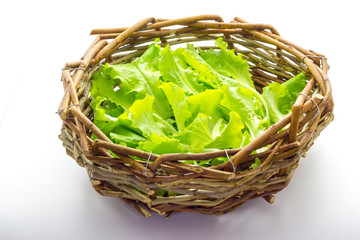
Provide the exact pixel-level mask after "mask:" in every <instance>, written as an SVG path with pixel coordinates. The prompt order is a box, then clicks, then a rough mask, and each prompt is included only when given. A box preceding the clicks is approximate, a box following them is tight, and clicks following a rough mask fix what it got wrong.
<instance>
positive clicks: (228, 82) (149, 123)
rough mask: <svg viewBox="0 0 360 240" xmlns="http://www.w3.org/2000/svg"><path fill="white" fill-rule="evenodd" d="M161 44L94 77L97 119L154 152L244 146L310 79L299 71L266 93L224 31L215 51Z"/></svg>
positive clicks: (108, 130) (115, 135)
mask: <svg viewBox="0 0 360 240" xmlns="http://www.w3.org/2000/svg"><path fill="white" fill-rule="evenodd" d="M158 43H159V41H158V40H156V41H155V42H154V43H152V44H151V45H150V46H149V48H148V49H147V50H146V51H145V52H144V54H143V55H142V56H140V57H139V58H138V59H136V60H135V61H133V62H130V63H125V64H119V65H110V64H105V65H103V66H101V69H100V71H98V72H97V73H96V74H95V75H94V76H93V78H92V88H91V92H90V94H91V97H92V102H91V107H92V109H93V111H94V119H93V121H94V123H95V124H96V125H97V126H98V127H99V128H100V129H101V130H102V131H103V132H104V133H105V134H106V135H107V136H108V137H109V138H110V139H111V140H112V141H114V142H115V143H117V144H121V145H124V146H129V147H133V148H138V149H141V150H144V151H148V152H153V153H156V154H164V153H182V152H209V151H215V150H223V149H230V148H240V147H243V146H245V145H247V144H248V143H249V142H251V140H252V139H254V138H256V137H257V136H259V135H260V134H261V133H262V132H263V131H265V130H266V128H267V127H269V126H270V125H271V124H273V123H275V122H277V121H279V120H280V119H281V118H283V117H284V116H285V115H286V114H288V113H289V112H290V111H291V106H292V104H293V102H294V101H295V99H296V97H297V95H298V94H299V93H300V91H301V90H302V89H303V88H304V86H305V84H306V76H305V74H304V73H301V74H299V75H297V76H295V77H293V78H291V79H289V80H288V81H286V82H285V83H283V84H279V83H271V84H270V85H269V86H267V87H265V88H264V89H263V93H262V94H260V93H259V92H258V91H256V89H255V87H254V83H253V82H252V80H251V75H250V72H249V65H248V64H247V61H246V60H244V59H243V58H242V55H241V54H239V55H235V53H234V50H228V49H227V43H226V42H224V41H223V40H222V38H219V39H217V40H216V46H217V47H218V48H219V49H209V50H202V49H200V48H198V49H195V47H194V46H193V45H191V44H188V45H187V47H186V48H178V49H176V50H174V51H172V50H171V49H170V47H169V46H166V47H164V48H163V49H161V48H160V45H158ZM93 137H95V136H93ZM226 161H228V159H227V158H216V159H213V160H208V161H186V162H188V163H191V164H198V165H200V166H215V165H219V164H221V163H224V162H226ZM260 164H261V162H260V160H259V159H256V160H255V163H254V164H252V166H251V168H253V169H254V168H256V167H258V166H259V165H260ZM161 194H163V195H164V194H168V193H161Z"/></svg>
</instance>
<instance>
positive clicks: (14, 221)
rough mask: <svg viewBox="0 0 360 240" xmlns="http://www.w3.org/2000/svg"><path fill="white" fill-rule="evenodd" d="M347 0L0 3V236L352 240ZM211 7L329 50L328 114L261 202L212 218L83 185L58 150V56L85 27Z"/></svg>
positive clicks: (353, 106) (352, 93)
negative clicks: (134, 205)
mask: <svg viewBox="0 0 360 240" xmlns="http://www.w3.org/2000/svg"><path fill="white" fill-rule="evenodd" d="M355 2H356V1H346V0H343V1H315V0H311V1H307V0H303V1H276V0H273V1H271V0H270V1H269V0H267V1H260V0H257V1H251V0H247V1H240V0H237V1H226V0H222V1H219V0H218V1H203V2H200V1H199V2H196V1H194V0H192V1H187V0H182V1H160V0H159V1H143V2H142V1H124V2H123V1H120V0H118V1H90V0H88V1H75V0H73V1H67V0H64V1H56V2H55V1H36V0H34V1H6V2H5V1H4V2H3V3H2V4H1V8H0V49H1V51H0V61H1V64H0V69H1V73H0V150H1V151H0V239H4V240H7V239H69V240H71V239H127V238H128V239H159V240H160V239H174V240H175V239H360V229H359V227H360V223H359V221H360V194H359V189H360V177H359V171H360V155H359V153H358V151H359V142H360V141H359V136H360V130H359V99H360V96H359V89H360V84H359V82H360V78H359V71H358V70H359V55H360V51H359V29H358V26H359V22H360V18H359V8H358V7H356V6H355ZM209 13H211V14H219V15H221V16H222V17H223V18H224V20H225V21H226V22H229V21H231V20H232V19H233V18H234V17H235V16H239V17H241V18H243V19H245V20H247V21H249V22H252V23H269V24H272V25H273V26H275V28H277V30H278V31H279V32H280V34H281V35H282V37H284V38H285V39H287V40H289V41H291V42H294V43H296V44H297V45H299V46H302V47H304V48H307V49H312V50H315V51H317V52H320V53H323V54H325V55H326V56H327V58H328V61H329V64H330V66H331V69H330V71H329V77H330V80H331V82H332V86H333V94H334V100H335V121H334V122H333V123H331V124H330V126H329V127H328V128H326V129H325V130H324V131H323V133H322V134H321V135H320V137H319V138H318V139H317V140H316V141H315V145H314V146H313V147H312V148H311V150H310V151H309V152H308V155H307V157H306V158H305V159H302V160H301V162H300V166H299V167H298V168H297V170H296V172H295V175H294V177H293V179H292V181H291V183H290V184H289V186H288V187H287V188H286V189H284V190H283V191H281V192H280V193H278V194H276V199H275V203H274V204H273V205H270V204H268V203H266V202H265V201H264V200H262V199H256V200H252V201H249V202H247V203H245V204H244V205H243V206H242V207H240V208H239V209H237V210H236V211H234V212H232V213H229V214H227V215H222V216H216V217H214V216H207V215H200V214H186V213H181V214H177V215H174V216H172V217H171V218H170V219H163V218H162V217H160V216H157V215H154V216H153V217H151V218H149V219H146V218H144V217H142V216H140V215H139V214H138V213H137V212H135V211H134V210H133V209H131V208H130V207H128V206H127V205H125V204H124V203H123V202H122V201H121V200H119V199H116V198H108V197H102V196H100V195H98V194H97V193H96V192H95V191H94V190H93V189H92V187H91V184H90V182H89V179H88V176H87V174H86V171H85V169H84V168H81V167H79V166H78V165H77V164H76V163H75V161H74V160H73V159H71V158H70V157H68V156H67V155H66V154H65V149H64V148H63V147H62V146H61V142H60V140H58V139H57V136H58V134H59V131H60V127H61V121H60V119H59V117H58V116H57V115H55V111H56V110H57V107H58V105H59V102H60V99H61V97H62V95H63V91H62V83H61V82H60V73H61V68H62V67H63V65H64V64H65V62H71V61H75V60H78V59H79V58H80V57H81V56H82V54H83V53H84V51H85V50H86V49H87V47H88V46H89V44H90V43H91V42H92V40H93V38H94V37H93V36H89V33H90V31H91V29H93V28H108V27H125V26H131V25H132V24H134V23H135V22H137V21H139V20H141V19H143V18H145V17H148V16H154V17H159V18H179V17H186V16H193V15H198V14H209Z"/></svg>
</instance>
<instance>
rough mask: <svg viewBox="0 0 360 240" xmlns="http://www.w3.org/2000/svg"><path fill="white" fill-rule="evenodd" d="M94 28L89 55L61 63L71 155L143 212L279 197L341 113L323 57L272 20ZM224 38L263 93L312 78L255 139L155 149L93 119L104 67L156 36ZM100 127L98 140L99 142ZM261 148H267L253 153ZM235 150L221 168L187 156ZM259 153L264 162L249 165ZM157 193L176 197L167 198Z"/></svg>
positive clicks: (226, 208)
mask: <svg viewBox="0 0 360 240" xmlns="http://www.w3.org/2000/svg"><path fill="white" fill-rule="evenodd" d="M91 34H92V35H97V36H96V37H95V40H94V41H93V43H92V44H91V45H90V47H89V48H88V50H87V51H86V52H85V54H84V56H83V57H81V60H79V61H75V62H70V63H66V64H65V66H64V68H63V69H62V83H63V87H64V92H65V94H64V97H63V99H62V101H61V104H60V106H59V111H58V113H59V115H60V117H61V119H62V121H63V125H62V129H61V134H60V135H59V138H60V139H61V141H62V142H63V146H64V147H65V148H66V153H67V154H68V155H69V156H71V157H72V158H74V159H75V160H76V162H77V163H78V164H79V165H80V166H82V167H85V169H86V170H87V172H88V174H89V177H90V181H91V183H92V186H93V188H94V189H95V190H96V191H97V192H98V193H99V194H101V195H104V196H111V197H117V198H120V199H122V200H123V201H124V202H126V203H127V204H129V205H131V206H132V207H134V209H136V210H137V211H138V212H139V213H141V214H142V215H144V216H145V217H149V216H151V214H152V213H154V212H155V213H158V214H160V215H164V216H165V217H169V216H170V215H172V214H174V213H179V212H195V213H203V214H211V215H219V214H225V213H228V212H231V211H232V210H234V209H236V208H237V207H239V206H240V205H241V204H243V203H244V202H245V201H247V200H250V199H253V198H259V197H262V198H264V199H265V200H266V201H268V202H269V203H272V202H273V201H274V194H275V193H277V192H279V191H280V190H282V189H283V188H285V187H286V186H287V185H288V184H289V181H290V180H291V178H292V176H293V174H294V171H295V169H296V167H297V166H298V163H299V159H300V158H301V157H304V156H305V154H306V151H307V150H308V149H309V148H310V147H311V146H312V144H313V142H314V140H315V139H316V138H317V137H318V136H319V134H320V132H321V131H322V130H323V129H324V128H325V127H326V126H327V125H328V124H329V123H330V122H331V121H332V120H333V118H334V115H333V99H332V93H331V85H330V81H329V79H328V76H327V71H328V69H329V65H328V63H327V59H326V58H325V56H323V55H321V54H318V53H316V52H314V51H310V50H306V49H303V48H301V47H299V46H296V45H295V44H292V43H290V42H289V41H287V40H285V39H284V38H282V37H280V35H279V33H278V32H277V30H276V29H275V28H274V27H272V26H271V25H268V24H251V23H248V22H246V21H244V20H242V19H240V18H238V17H236V18H234V20H233V21H231V22H230V23H226V22H224V21H223V19H222V18H221V17H220V16H217V15H201V16H194V17H187V18H181V19H172V20H169V19H156V18H146V19H144V20H142V21H140V22H138V23H136V24H135V25H133V26H131V27H128V28H127V27H124V28H113V29H94V30H93V31H92V32H91ZM219 37H222V38H223V39H224V41H226V42H227V43H228V48H230V49H234V51H235V53H236V54H240V53H241V54H243V58H244V59H246V60H247V61H248V64H249V65H250V73H251V75H252V79H253V81H254V84H255V87H256V89H257V90H258V91H259V92H261V89H262V88H263V87H264V86H267V85H268V84H270V83H271V82H279V83H282V82H284V81H287V80H288V79H290V78H291V77H293V76H295V75H297V74H299V73H300V72H305V73H306V75H307V76H308V79H309V80H308V81H307V84H306V86H305V88H304V89H303V90H302V92H301V93H300V94H299V95H298V97H297V99H296V101H295V103H294V104H293V106H292V111H291V113H290V114H289V115H287V116H286V117H284V118H283V119H282V120H280V121H278V122H277V123H275V124H273V125H271V126H270V127H269V128H268V129H267V130H266V131H265V132H263V133H262V134H261V135H260V136H258V137H257V138H255V139H254V140H253V141H252V142H251V143H249V144H248V145H246V146H245V147H243V148H241V149H240V148H239V149H229V150H227V151H225V150H224V151H216V152H209V153H174V154H163V155H157V154H151V153H149V152H145V151H141V150H138V149H134V148H130V147H125V146H121V145H117V144H115V143H113V142H112V141H111V140H110V139H109V138H108V137H107V136H106V135H105V134H104V133H103V132H102V131H101V130H99V129H98V128H97V127H96V126H95V125H94V124H93V122H92V121H93V111H92V108H91V107H90V102H91V97H90V88H91V78H92V76H93V75H94V73H96V72H97V71H98V70H99V69H100V66H101V65H102V64H105V63H111V64H118V63H126V62H131V61H133V60H134V59H136V58H137V57H139V56H140V55H141V54H142V53H143V52H144V51H145V50H146V49H147V47H148V46H149V45H150V44H151V43H152V42H153V41H154V40H155V39H156V38H160V40H161V45H162V46H165V45H167V44H169V45H170V46H174V47H176V46H181V44H184V43H188V42H191V43H193V44H194V45H195V46H199V47H201V48H203V49H208V48H216V47H215V45H214V44H215V40H216V39H217V38H219ZM179 44H180V45H179ZM92 134H94V135H95V136H96V137H97V138H98V139H97V140H92V139H91V137H90V136H91V135H92ZM258 149H261V151H258V152H260V153H257V154H253V152H254V151H255V150H258ZM109 150H111V152H112V153H114V154H116V155H117V156H118V157H115V156H114V155H111V154H109ZM227 155H228V157H229V159H230V160H231V161H228V162H226V163H224V164H221V165H218V166H214V167H201V166H195V165H190V164H186V163H184V162H183V161H181V160H205V159H214V158H218V157H226V156H227ZM255 158H259V159H260V160H261V165H260V166H259V167H257V168H254V169H250V170H249V166H250V165H251V164H252V163H254V161H255ZM234 167H235V168H236V169H234ZM244 169H248V170H247V171H243V170H244ZM157 191H166V192H175V193H177V194H166V195H164V196H162V197H159V196H157V194H156V192H157Z"/></svg>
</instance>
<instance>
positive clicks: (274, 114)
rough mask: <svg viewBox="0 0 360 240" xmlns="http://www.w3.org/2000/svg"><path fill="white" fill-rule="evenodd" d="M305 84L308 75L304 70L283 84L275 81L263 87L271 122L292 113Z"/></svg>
mask: <svg viewBox="0 0 360 240" xmlns="http://www.w3.org/2000/svg"><path fill="white" fill-rule="evenodd" d="M305 85H306V75H305V73H304V72H302V73H300V74H298V75H296V76H294V77H293V78H291V79H289V80H288V81H286V82H284V83H283V84H279V83H277V82H273V83H270V84H269V85H268V86H266V87H264V88H263V93H262V96H263V98H264V99H265V101H266V103H267V105H268V107H269V112H270V120H271V124H273V123H276V122H278V121H279V120H281V119H283V118H284V117H285V116H286V115H287V114H289V113H290V111H291V106H292V105H293V103H294V101H295V100H296V98H297V96H298V95H299V93H300V92H301V91H302V90H303V89H304V87H305Z"/></svg>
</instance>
